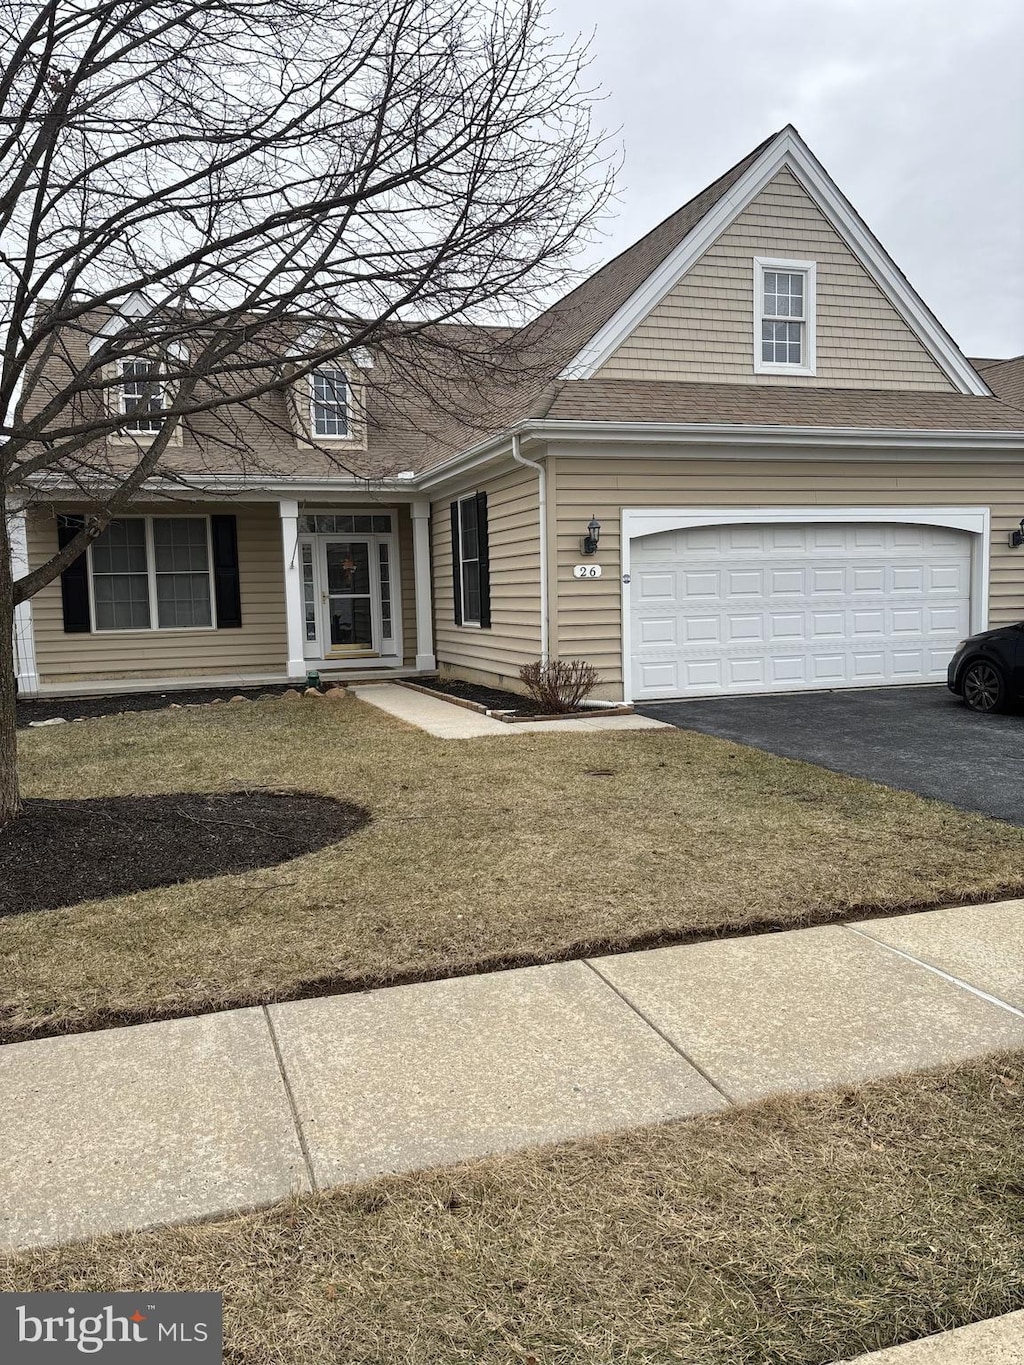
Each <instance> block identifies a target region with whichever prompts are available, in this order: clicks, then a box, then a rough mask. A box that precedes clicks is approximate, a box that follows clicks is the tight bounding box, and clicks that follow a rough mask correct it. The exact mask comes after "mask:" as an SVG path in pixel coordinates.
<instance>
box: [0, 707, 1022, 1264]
mask: <svg viewBox="0 0 1024 1365" xmlns="http://www.w3.org/2000/svg"><path fill="white" fill-rule="evenodd" d="M410 695H415V694H410ZM452 709H457V708H452ZM503 728H504V727H503ZM1012 1047H1024V901H1009V902H1004V903H1002V904H1000V905H994V906H983V907H974V908H964V909H954V910H945V911H936V912H932V913H928V914H916V915H903V916H898V917H895V918H892V919H884V920H882V919H876V920H870V921H864V922H861V923H858V924H851V925H848V926H835V927H827V928H815V929H800V930H793V931H790V932H787V933H779V934H767V935H760V936H757V937H749V938H733V939H723V940H718V941H715V942H711V943H703V944H695V945H692V946H688V947H679V948H662V949H657V950H655V951H652V952H642V953H631V954H622V955H618V956H614V957H602V958H595V959H593V960H590V961H579V962H568V963H559V964H555V965H551V966H545V967H531V968H526V969H523V970H519V971H508V972H497V973H492V974H489V975H483V976H473V977H463V978H460V979H456V980H450V981H440V982H435V983H430V984H426V985H416V986H404V987H395V988H392V989H389V990H377V991H369V992H366V993H364V994H358V995H341V996H331V997H325V998H322V999H317V1000H305V1001H296V1002H292V1003H288V1004H280V1005H272V1006H270V1007H269V1008H266V1009H262V1008H253V1009H242V1010H232V1011H227V1012H224V1013H220V1014H210V1015H204V1016H199V1017H196V1018H191V1019H181V1020H174V1021H170V1022H166V1023H155V1024H143V1025H139V1026H136V1027H133V1028H121V1029H111V1030H109V1031H105V1032H100V1033H91V1034H82V1035H79V1036H75V1037H69V1038H55V1039H47V1040H42V1041H39V1042H30V1043H15V1044H11V1045H9V1046H7V1047H3V1048H0V1093H2V1094H3V1097H4V1104H3V1107H2V1110H0V1246H2V1247H3V1248H6V1249H17V1248H24V1247H33V1246H45V1245H47V1244H52V1243H54V1242H58V1241H63V1240H67V1239H74V1238H82V1237H87V1236H90V1235H92V1234H94V1233H100V1232H107V1231H112V1230H118V1229H127V1228H137V1227H145V1226H149V1225H153V1224H159V1223H165V1222H172V1221H183V1220H188V1219H196V1218H203V1217H207V1216H210V1215H212V1214H218V1213H225V1212H230V1211H234V1210H240V1209H246V1208H251V1207H255V1206H258V1205H261V1204H267V1203H270V1202H273V1201H274V1200H277V1199H279V1198H282V1197H284V1196H286V1195H288V1194H291V1193H298V1192H303V1191H308V1190H311V1189H324V1188H328V1187H330V1186H333V1185H339V1184H344V1183H347V1182H350V1181H358V1180H364V1179H367V1178H369V1177H372V1176H375V1175H378V1174H380V1173H382V1172H391V1171H410V1170H416V1169H419V1168H423V1167H428V1166H434V1165H438V1164H442V1163H446V1162H452V1161H458V1160H461V1159H464V1158H469V1157H481V1156H486V1155H489V1154H493V1153H497V1152H503V1151H510V1150H513V1149H516V1148H520V1147H526V1146H532V1145H536V1144H542V1143H548V1142H556V1141H560V1140H564V1139H567V1138H574V1137H580V1136H585V1135H587V1134H592V1133H598V1132H604V1131H610V1130H614V1129H621V1128H629V1127H634V1126H636V1125H639V1124H647V1123H656V1122H660V1121H663V1120H668V1119H679V1118H685V1117H688V1116H692V1115H697V1114H703V1113H709V1112H713V1111H720V1110H724V1109H726V1108H728V1106H729V1105H731V1104H742V1103H746V1102H748V1101H750V1100H754V1099H757V1098H759V1097H761V1096H763V1095H769V1094H772V1093H774V1092H779V1091H787V1090H802V1089H817V1088H822V1087H828V1086H832V1085H836V1084H841V1083H843V1082H848V1081H859V1080H863V1079H867V1078H871V1077H877V1076H886V1075H890V1074H894V1073H899V1072H904V1071H909V1070H913V1069H916V1068H921V1067H927V1066H932V1065H938V1064H941V1063H945V1062H953V1061H957V1060H961V1059H965V1058H969V1057H974V1056H980V1055H983V1054H985V1053H987V1052H989V1051H991V1050H993V1049H997V1048H1012Z"/></svg>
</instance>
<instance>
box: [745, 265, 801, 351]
mask: <svg viewBox="0 0 1024 1365" xmlns="http://www.w3.org/2000/svg"><path fill="white" fill-rule="evenodd" d="M814 305H815V263H814V262H813V261H788V260H776V259H769V258H767V257H761V256H758V257H755V258H754V371H755V373H756V374H787V375H790V374H791V375H812V374H814V372H815V354H814V346H815V337H814Z"/></svg>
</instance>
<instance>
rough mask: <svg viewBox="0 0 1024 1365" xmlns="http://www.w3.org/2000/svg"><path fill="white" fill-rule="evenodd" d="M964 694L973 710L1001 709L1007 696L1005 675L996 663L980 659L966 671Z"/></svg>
mask: <svg viewBox="0 0 1024 1365" xmlns="http://www.w3.org/2000/svg"><path fill="white" fill-rule="evenodd" d="M963 695H964V701H965V702H966V703H967V705H968V706H969V707H970V708H971V710H972V711H999V710H1000V709H1001V708H1002V705H1003V701H1004V699H1005V696H1006V687H1005V685H1004V683H1003V675H1002V674H1001V673H1000V671H999V669H998V668H996V666H995V664H990V663H989V662H988V661H987V660H986V659H979V660H978V661H977V662H976V663H973V664H971V665H970V667H969V668H968V669H967V671H966V672H965V673H964V680H963Z"/></svg>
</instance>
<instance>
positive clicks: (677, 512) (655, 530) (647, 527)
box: [620, 507, 992, 702]
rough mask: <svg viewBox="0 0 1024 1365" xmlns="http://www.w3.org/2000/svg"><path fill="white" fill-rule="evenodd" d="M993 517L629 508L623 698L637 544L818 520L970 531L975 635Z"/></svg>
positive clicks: (628, 697)
mask: <svg viewBox="0 0 1024 1365" xmlns="http://www.w3.org/2000/svg"><path fill="white" fill-rule="evenodd" d="M991 520H992V518H991V514H990V512H989V509H988V508H987V507H772V508H764V507H624V508H623V509H622V517H621V537H622V538H621V542H620V573H621V584H620V587H621V590H622V596H621V611H622V697H623V701H626V702H631V701H632V700H633V677H632V653H633V641H632V622H631V618H630V597H629V587H630V579H631V569H630V563H631V549H632V542H633V541H634V540H637V539H639V538H640V537H641V536H652V535H658V534H659V533H660V532H662V531H681V530H688V529H689V528H691V527H694V526H727V525H750V524H755V525H772V524H776V525H778V524H785V523H789V524H793V523H794V522H796V523H800V524H807V523H815V522H883V523H887V524H893V523H895V524H900V523H908V524H911V525H919V526H944V527H947V528H948V529H950V530H954V531H968V532H969V533H970V534H971V535H972V536H973V537H974V540H973V542H972V545H971V634H972V635H973V634H976V633H977V632H978V631H980V630H986V629H987V628H988V597H989V553H990V548H991V539H992V531H991Z"/></svg>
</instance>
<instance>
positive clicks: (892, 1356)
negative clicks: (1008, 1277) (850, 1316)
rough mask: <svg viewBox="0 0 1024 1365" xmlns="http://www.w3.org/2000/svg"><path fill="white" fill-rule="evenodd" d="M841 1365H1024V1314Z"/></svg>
mask: <svg viewBox="0 0 1024 1365" xmlns="http://www.w3.org/2000/svg"><path fill="white" fill-rule="evenodd" d="M838 1365H1024V1313H1007V1314H1005V1315H1004V1316H1003V1317H1001V1318H991V1319H989V1321H988V1322H976V1323H974V1324H973V1326H971V1327H958V1328H957V1329H956V1330H955V1331H952V1332H939V1333H938V1335H936V1336H931V1337H921V1339H920V1340H919V1341H910V1342H907V1344H906V1345H904V1346H892V1347H890V1348H889V1349H888V1350H887V1351H872V1352H871V1353H870V1355H866V1356H858V1357H857V1358H856V1360H853V1361H849V1362H842V1361H840V1362H838Z"/></svg>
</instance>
